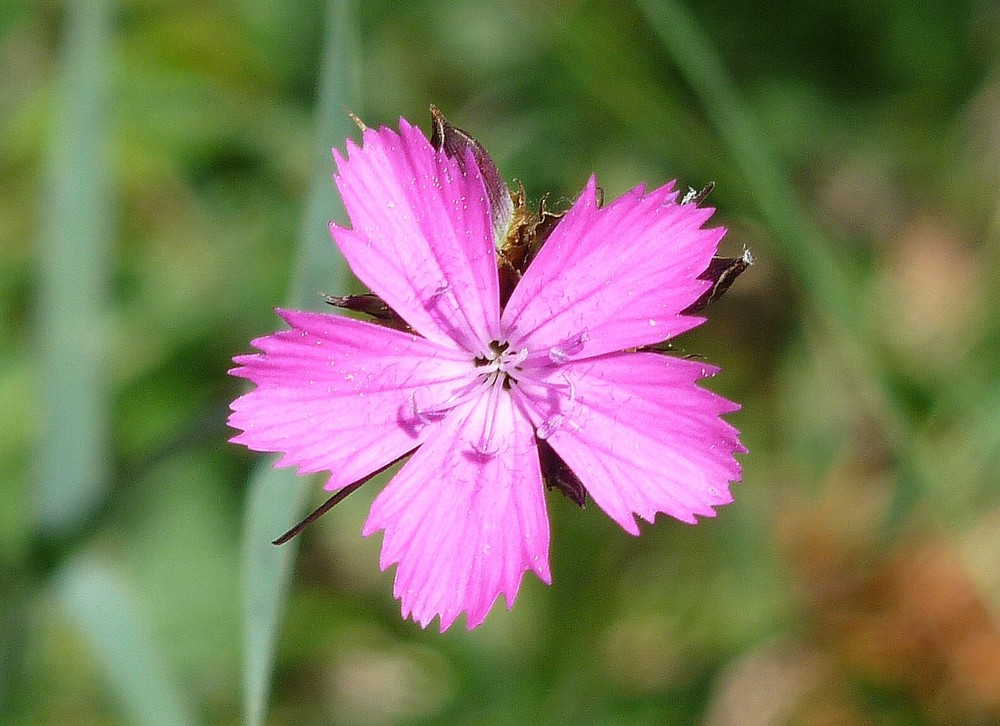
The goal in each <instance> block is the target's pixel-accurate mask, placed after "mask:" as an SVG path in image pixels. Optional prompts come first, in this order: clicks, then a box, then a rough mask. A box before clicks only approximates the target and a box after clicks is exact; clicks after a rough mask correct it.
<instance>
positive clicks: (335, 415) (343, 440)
mask: <svg viewBox="0 0 1000 726" xmlns="http://www.w3.org/2000/svg"><path fill="white" fill-rule="evenodd" d="M279 314H280V315H281V316H282V317H283V318H284V319H285V320H286V321H287V322H288V324H289V325H291V326H292V330H285V331H282V332H279V333H275V334H273V335H269V336H267V337H264V338H258V339H257V340H255V341H254V346H255V347H257V348H259V349H260V350H261V351H263V352H262V353H259V354H254V355H244V356H239V357H238V358H236V359H235V360H236V362H237V363H238V364H239V365H238V367H237V368H234V369H233V370H232V371H231V373H232V374H233V375H236V376H240V377H242V378H247V379H249V380H251V381H253V382H254V383H255V384H256V388H255V389H254V390H252V391H250V392H249V393H247V394H245V395H243V396H241V397H240V398H238V399H236V400H235V401H234V402H233V404H232V410H233V412H232V414H231V415H230V417H229V425H230V426H232V427H233V428H236V429H240V430H242V431H243V433H241V434H238V435H236V436H234V437H233V439H232V440H233V441H234V442H236V443H240V444H244V445H245V446H247V447H248V448H251V449H253V450H255V451H275V452H282V453H284V456H283V457H282V458H281V460H280V461H279V462H278V464H277V465H278V466H297V467H298V468H299V471H300V473H310V472H315V471H323V470H326V471H330V472H331V475H330V480H329V483H328V488H329V489H339V488H340V487H342V486H345V485H346V484H350V483H351V482H353V481H357V480H358V479H360V478H363V477H365V476H367V475H369V474H371V473H372V472H373V471H377V470H378V469H380V468H382V467H383V466H385V465H386V464H387V463H389V462H390V461H393V460H394V459H397V458H399V457H400V456H402V455H403V454H405V453H406V452H408V451H410V450H412V449H413V448H414V447H415V446H417V445H418V444H419V443H420V442H421V441H422V440H423V438H424V437H425V435H426V430H425V427H417V426H414V425H413V424H412V421H411V418H412V417H411V416H410V412H411V409H412V397H413V396H414V392H419V393H420V394H421V395H423V396H425V397H427V398H430V397H435V396H436V397H437V398H441V399H444V398H447V396H448V395H450V393H451V392H452V391H453V390H454V389H455V388H456V387H457V386H459V385H462V383H463V382H465V381H467V380H469V379H470V378H471V377H472V375H473V368H472V365H471V363H470V361H469V357H468V355H466V354H460V353H456V352H455V351H453V350H451V349H448V348H442V347H441V346H439V345H437V344H435V343H432V342H430V341H428V340H425V339H423V338H419V337H417V336H415V335H410V334H407V333H401V332H399V331H396V330H391V329H389V328H384V327H380V326H377V325H372V324H370V323H365V322H361V321H357V320H351V319H350V318H345V317H340V316H336V315H325V314H321V313H307V312H294V311H287V310H283V311H279Z"/></svg>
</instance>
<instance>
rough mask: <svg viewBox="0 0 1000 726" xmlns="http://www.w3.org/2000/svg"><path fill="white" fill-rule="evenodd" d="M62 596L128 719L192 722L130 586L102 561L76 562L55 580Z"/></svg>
mask: <svg viewBox="0 0 1000 726" xmlns="http://www.w3.org/2000/svg"><path fill="white" fill-rule="evenodd" d="M54 587H55V593H56V599H57V601H58V602H59V604H60V606H61V608H62V610H63V612H64V613H65V614H66V615H67V616H68V617H69V618H70V619H71V620H72V621H73V622H74V623H75V624H76V626H77V628H78V630H79V632H80V635H81V636H82V638H83V640H84V641H85V642H86V643H87V645H88V647H89V649H90V652H91V653H92V654H93V657H94V660H95V661H96V662H97V663H98V665H99V666H100V669H101V671H102V673H103V674H104V678H105V680H106V682H107V683H108V686H109V688H110V690H111V692H112V693H113V694H114V696H115V698H116V699H117V700H118V702H119V703H121V705H122V708H123V710H124V712H125V714H126V716H127V718H126V719H124V721H125V722H127V723H134V724H143V725H145V726H189V724H194V723H196V720H195V718H194V714H193V713H192V709H191V706H190V704H189V703H188V702H187V700H186V699H185V698H184V697H183V696H182V695H181V692H180V690H179V689H178V688H177V686H176V685H175V684H174V683H173V682H172V681H171V679H170V677H169V675H168V673H167V671H166V669H165V667H164V665H163V662H162V661H161V659H160V658H159V654H160V652H161V649H159V648H157V647H155V644H154V642H153V641H152V639H151V638H150V637H149V634H148V633H146V632H145V631H144V629H143V625H142V618H141V617H140V614H139V613H137V612H136V610H135V609H134V607H133V604H132V602H131V600H130V599H129V597H128V594H127V592H126V589H125V586H124V584H123V583H122V582H121V581H120V580H119V579H118V577H117V576H116V575H115V573H114V572H113V571H112V570H110V569H109V568H108V567H107V566H105V565H104V564H102V563H100V562H96V561H92V560H90V559H88V558H85V557H78V558H76V559H73V560H70V561H69V562H67V563H66V565H65V566H64V567H63V568H62V570H61V571H60V572H59V573H58V574H57V576H56V577H55V579H54Z"/></svg>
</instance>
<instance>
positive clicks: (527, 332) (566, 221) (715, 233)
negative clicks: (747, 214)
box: [503, 177, 725, 358]
mask: <svg viewBox="0 0 1000 726" xmlns="http://www.w3.org/2000/svg"><path fill="white" fill-rule="evenodd" d="M596 185H597V182H596V180H595V179H594V177H591V179H590V181H589V182H588V183H587V187H586V188H585V189H584V191H583V194H581V195H580V198H579V199H578V200H577V201H576V203H575V204H574V205H573V207H572V209H570V211H569V212H568V213H567V214H566V216H565V217H563V219H562V220H561V221H560V222H559V224H558V226H557V227H556V228H555V230H553V232H552V234H551V236H550V237H549V238H548V240H547V241H546V242H545V244H544V246H543V247H542V249H541V251H540V252H539V253H538V256H537V257H536V258H535V259H534V260H533V261H532V263H531V265H530V266H529V267H528V270H527V272H525V274H524V277H523V278H522V279H521V281H520V282H519V283H518V285H517V287H516V288H515V290H514V293H513V295H512V296H511V298H510V301H509V302H508V303H507V306H506V308H505V310H504V313H503V325H504V329H505V330H509V331H512V332H511V333H510V334H509V335H508V338H510V339H512V340H511V343H512V345H513V346H514V347H527V348H529V349H530V350H532V351H535V350H538V349H543V350H548V349H550V348H553V347H558V346H560V345H562V344H564V342H565V341H567V340H574V339H576V340H581V339H582V340H583V341H584V344H583V345H582V346H577V347H578V348H580V349H579V350H578V351H577V352H576V353H575V354H574V355H573V356H572V357H574V358H580V357H591V356H595V355H600V354H602V353H609V352H615V351H619V350H623V349H625V348H631V347H635V346H641V345H649V344H652V343H658V342H662V341H664V340H667V339H669V338H672V337H673V336H675V335H678V334H679V333H682V332H684V331H685V330H689V329H690V328H693V327H695V326H696V325H698V324H699V323H701V322H702V319H701V318H697V317H691V316H686V315H681V311H683V310H684V309H685V308H687V307H688V306H690V305H691V304H692V303H694V302H695V300H697V299H698V297H699V296H700V295H701V294H702V293H703V292H704V291H705V289H706V288H707V287H708V285H709V283H708V282H706V281H704V280H699V279H698V276H699V275H700V274H701V273H702V272H704V271H705V269H706V268H707V267H708V263H709V261H710V260H711V259H712V255H713V254H714V253H715V251H716V249H717V247H718V243H719V240H720V239H721V238H722V236H723V234H725V230H724V229H721V228H715V229H701V225H702V224H703V223H704V222H705V221H706V220H707V219H708V218H709V216H711V214H712V210H711V209H704V208H699V207H697V206H695V205H693V204H684V205H681V204H677V202H676V197H677V194H676V192H674V191H673V184H672V183H671V184H667V185H666V186H663V187H660V188H659V189H657V190H655V191H653V192H651V193H649V194H644V193H643V189H642V187H636V188H635V189H633V190H632V191H630V192H628V193H626V194H624V195H622V196H621V197H619V198H618V199H616V200H615V201H614V202H612V203H611V204H609V205H608V206H606V207H598V206H597V199H596V189H597V186H596Z"/></svg>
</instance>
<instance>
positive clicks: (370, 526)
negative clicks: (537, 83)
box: [229, 111, 745, 631]
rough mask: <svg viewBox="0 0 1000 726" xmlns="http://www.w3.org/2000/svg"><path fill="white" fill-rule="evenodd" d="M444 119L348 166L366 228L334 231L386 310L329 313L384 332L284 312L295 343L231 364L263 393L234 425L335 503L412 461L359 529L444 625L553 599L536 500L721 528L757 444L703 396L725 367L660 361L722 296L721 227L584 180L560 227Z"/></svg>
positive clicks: (361, 302) (355, 205)
mask: <svg viewBox="0 0 1000 726" xmlns="http://www.w3.org/2000/svg"><path fill="white" fill-rule="evenodd" d="M434 120H435V133H434V136H433V137H432V140H431V141H429V140H428V139H427V138H426V137H425V136H424V135H423V134H422V133H421V132H420V130H419V129H418V128H416V127H414V126H412V125H410V124H409V123H408V122H407V121H406V120H404V119H400V131H399V133H397V132H395V131H394V130H392V129H389V128H385V127H383V128H380V129H377V130H376V129H365V130H364V135H363V143H362V145H361V146H360V147H359V146H357V145H355V144H354V143H353V142H352V141H348V142H347V155H346V157H345V156H342V155H341V154H340V153H339V152H337V151H334V157H335V159H336V164H337V173H336V175H335V176H334V179H335V181H336V184H337V187H338V188H339V190H340V193H341V195H342V196H343V199H344V204H345V205H346V208H347V212H348V215H349V216H350V219H351V224H352V228H351V229H346V228H343V227H339V226H337V225H331V231H332V234H333V238H334V240H335V242H336V244H337V246H338V247H339V248H340V250H341V252H343V254H344V256H345V257H346V258H347V261H348V263H349V264H350V266H351V269H352V270H353V271H354V273H355V274H356V275H357V276H358V278H359V279H360V280H361V281H362V282H363V283H364V284H366V285H367V286H368V288H369V289H370V290H372V292H373V293H374V294H375V296H377V297H374V296H357V297H354V298H330V301H331V302H333V303H334V304H338V305H341V306H343V307H352V308H354V309H362V310H364V311H366V312H368V313H370V314H372V315H373V316H374V317H376V318H377V322H376V323H372V322H364V321H359V320H355V319H351V318H347V317H342V316H339V315H328V314H321V313H311V312H296V311H292V310H279V311H278V314H279V315H281V317H282V318H284V320H285V322H287V323H288V325H289V326H291V329H290V330H285V331H282V332H278V333H275V334H273V335H269V336H266V337H263V338H259V339H257V340H255V341H253V345H254V346H255V347H256V348H258V349H260V350H261V351H262V352H261V353H259V354H255V355H244V356H239V357H237V358H236V359H235V361H236V363H237V364H238V367H237V368H235V369H234V370H233V371H232V373H233V374H234V375H236V376H240V377H243V378H247V379H249V380H251V381H253V382H254V383H255V384H256V388H255V389H254V390H252V391H251V392H249V393H247V394H246V395H244V396H242V397H240V398H238V399H237V400H236V401H234V402H233V404H232V409H233V413H232V416H231V417H230V419H229V422H230V425H232V426H233V427H234V428H236V429H239V430H241V431H242V433H240V434H239V435H237V436H235V437H234V438H233V441H235V442H238V443H241V444H244V445H246V446H248V447H249V448H251V449H254V450H257V451H273V452H281V453H282V454H283V457H282V458H281V460H280V461H279V462H278V464H277V465H278V466H296V467H298V469H299V472H300V473H303V474H305V473H311V472H318V471H325V472H329V473H330V476H329V480H328V481H327V484H326V488H327V489H329V490H333V491H336V490H342V491H343V490H345V488H348V489H346V491H353V488H356V487H357V486H358V485H359V484H360V483H362V482H363V481H365V480H366V479H367V478H368V477H370V476H371V475H372V474H373V473H375V472H377V471H379V470H381V469H383V468H385V467H387V466H388V465H389V464H391V463H393V462H395V461H397V460H399V459H401V458H404V457H406V456H407V455H409V460H408V461H407V462H406V463H405V464H404V465H403V467H402V469H401V470H400V471H399V472H398V473H397V474H396V475H395V476H394V477H393V478H392V480H391V481H390V482H389V484H388V485H387V486H386V487H385V489H384V490H383V491H382V492H381V493H380V494H379V495H378V496H377V497H376V498H375V501H374V503H373V504H372V508H371V512H370V514H369V517H368V521H367V523H366V524H365V526H364V530H363V534H364V535H365V536H368V535H370V534H372V533H373V532H376V531H378V530H384V533H385V534H384V538H383V543H382V555H381V561H380V564H381V567H382V569H383V570H384V569H386V568H388V567H389V566H390V565H393V564H396V565H397V569H396V577H395V587H394V593H395V596H396V597H397V598H398V599H400V600H401V601H402V611H403V616H404V617H409V616H412V617H413V619H414V620H416V621H417V622H419V623H420V625H421V626H423V627H426V625H427V624H428V623H429V622H430V621H431V620H432V619H433V618H434V617H435V616H436V615H437V616H440V618H441V620H440V625H441V630H442V631H444V630H445V629H446V628H448V627H449V626H450V625H451V624H452V622H453V621H454V620H455V618H456V617H458V615H459V614H460V613H462V612H465V613H466V619H467V624H468V627H469V628H470V629H471V628H473V627H475V626H477V625H479V624H480V623H481V622H482V621H483V619H484V618H485V617H486V614H487V613H488V612H489V610H490V608H491V607H492V605H493V603H494V602H495V601H496V599H497V596H498V595H500V594H503V596H504V599H505V601H506V605H507V607H508V608H510V607H511V606H512V605H513V602H514V599H515V597H516V595H517V592H518V588H519V587H520V583H521V579H522V576H523V574H524V572H525V571H526V570H529V569H530V570H533V571H534V572H535V574H537V575H538V577H539V578H540V579H541V580H542V581H544V582H545V583H549V582H551V573H550V571H549V563H548V548H549V527H548V516H547V514H546V509H545V496H544V494H545V486H546V484H547V485H548V486H549V487H555V488H558V489H560V490H562V491H563V492H564V493H566V494H567V495H569V496H571V497H572V498H573V499H575V500H577V501H578V502H579V503H581V504H582V502H583V500H584V499H585V497H586V496H588V495H589V497H590V498H592V499H593V500H594V501H595V502H596V503H597V505H598V506H599V507H600V508H601V509H602V510H604V512H606V513H607V515H608V516H610V517H611V518H612V519H613V520H615V521H616V522H617V523H618V524H619V525H621V527H622V528H623V529H625V530H626V531H627V532H629V533H631V534H634V535H637V534H639V528H638V526H637V524H636V519H635V517H636V515H638V516H639V517H641V518H642V519H645V520H647V521H649V522H652V521H653V519H654V518H655V516H656V514H657V513H658V512H663V513H666V514H668V515H670V516H672V517H675V518H677V519H679V520H682V521H684V522H689V523H694V522H695V521H696V518H697V517H698V516H703V517H710V516H713V515H714V514H715V512H714V507H716V506H718V505H721V504H726V503H728V502H730V501H732V497H731V495H730V492H729V483H730V482H733V481H737V480H738V479H739V475H740V468H739V464H738V463H737V462H736V460H735V459H734V456H733V455H734V453H740V452H743V451H745V450H744V449H743V447H742V445H741V444H740V442H739V439H738V432H737V431H736V430H735V429H734V428H733V427H732V426H730V425H729V424H728V423H726V422H725V421H723V420H722V418H721V417H720V416H721V414H725V413H729V412H732V411H735V410H737V408H738V406H737V405H735V404H733V403H731V402H729V401H727V400H725V399H723V398H721V397H719V396H717V395H715V394H714V393H711V392H709V391H706V390H704V389H702V388H700V387H699V386H697V385H696V382H697V381H698V380H699V379H701V378H704V377H707V376H712V375H714V374H715V373H716V372H717V369H716V368H714V367H711V366H708V365H706V364H704V363H701V362H697V361H694V360H686V359H682V358H677V357H673V356H669V355H664V354H662V353H661V352H659V351H658V350H653V349H650V348H649V346H654V345H656V344H659V343H662V342H664V341H666V340H669V339H672V338H673V337H675V336H677V335H679V334H681V333H683V332H685V331H687V330H690V329H691V328H693V327H695V326H696V325H698V324H700V323H701V322H702V319H701V318H699V317H694V316H692V315H690V314H686V313H690V312H691V311H692V310H693V309H695V308H696V307H699V306H701V305H702V304H704V302H705V300H706V296H707V295H708V294H709V288H711V287H712V283H713V282H714V283H715V284H716V285H717V286H718V285H723V286H724V285H725V284H728V283H727V282H720V277H721V273H716V274H713V273H709V274H708V275H706V270H708V269H709V266H710V263H713V255H714V254H715V252H716V248H717V246H718V243H719V240H720V239H721V238H722V236H723V234H724V230H723V229H721V228H710V229H705V228H703V227H702V225H703V224H704V223H705V222H706V221H707V220H708V218H709V217H710V216H711V213H712V210H711V209H705V208H701V207H699V206H698V204H697V203H684V202H682V201H679V200H678V198H677V192H675V191H674V188H673V184H668V185H666V186H663V187H660V188H659V189H656V190H654V191H652V192H649V193H646V192H645V191H644V189H643V188H642V187H637V188H635V189H633V190H632V191H630V192H628V193H626V194H624V195H623V196H621V197H620V198H618V199H616V200H615V201H613V202H611V203H610V204H608V205H606V206H602V204H601V202H600V201H599V197H600V195H599V190H598V187H597V184H596V181H595V179H594V178H591V179H590V181H589V182H588V183H587V185H586V187H585V188H584V190H583V193H582V194H581V195H580V197H579V198H578V199H577V201H576V203H575V204H573V206H572V208H571V209H570V210H569V211H568V212H567V213H566V214H565V216H558V215H553V214H550V213H548V212H545V211H542V212H541V213H540V214H539V215H533V214H531V213H530V212H529V211H528V210H527V208H526V206H525V204H524V195H523V192H516V193H513V194H511V193H510V192H508V190H507V189H506V187H505V186H503V185H502V181H500V177H499V175H498V174H497V172H496V167H495V166H494V165H493V162H492V160H491V159H490V158H489V156H488V155H487V154H486V152H485V150H483V149H482V147H481V145H479V144H478V142H476V141H475V140H474V139H472V138H471V137H470V136H468V135H467V134H465V133H464V132H462V131H460V130H458V129H455V128H454V127H452V126H450V125H448V124H447V122H446V121H444V119H443V118H441V117H440V115H439V114H437V113H436V111H435V116H434ZM432 142H433V143H432ZM501 189H502V191H500V190H501ZM699 201H700V200H699ZM720 259H722V258H715V260H716V262H715V263H713V264H717V263H718V260H720ZM730 262H731V261H730ZM529 263H530V264H529ZM744 266H745V265H744ZM498 270H499V274H498ZM701 277H706V279H701ZM404 321H405V322H404Z"/></svg>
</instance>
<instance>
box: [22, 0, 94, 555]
mask: <svg viewBox="0 0 1000 726" xmlns="http://www.w3.org/2000/svg"><path fill="white" fill-rule="evenodd" d="M66 8H67V15H66V18H65V34H64V44H63V57H62V65H61V71H60V73H61V75H60V77H59V79H58V82H59V85H58V89H57V98H56V101H55V103H56V112H55V117H54V123H53V127H52V133H51V152H50V159H49V164H50V169H49V178H48V190H47V204H46V205H45V212H44V213H43V215H42V217H43V219H44V227H43V230H42V234H41V240H40V244H39V260H40V262H39V270H40V277H41V279H40V283H39V294H38V301H39V310H40V315H39V326H40V332H39V335H40V346H41V350H42V358H43V361H44V363H43V367H42V371H43V374H42V381H41V385H42V390H44V391H45V408H46V419H47V421H46V424H47V429H46V431H45V434H44V436H45V438H44V440H43V442H42V446H41V451H40V458H41V462H40V464H41V466H40V480H39V482H38V488H37V492H36V494H37V504H38V517H39V522H40V525H41V528H42V530H43V532H45V534H47V535H50V536H52V535H62V534H65V533H66V532H68V531H69V530H71V529H73V528H74V527H75V526H77V525H78V524H79V523H80V522H82V521H84V520H85V519H86V518H87V516H88V515H89V514H91V513H92V512H93V510H94V508H95V507H96V506H97V504H98V503H99V502H100V500H101V498H102V496H103V494H104V490H105V487H106V466H107V464H106V461H105V456H106V448H107V446H106V439H107V430H106V424H107V406H108V391H107V381H106V380H105V375H104V373H105V360H106V357H107V339H106V336H105V335H104V330H103V328H102V324H103V322H104V309H105V304H106V303H105V297H106V277H107V259H108V253H109V248H110V242H111V224H110V216H111V211H110V210H111V206H112V193H111V186H110V180H109V173H108V169H109V160H110V154H109V153H108V143H109V138H108V137H109V125H108V113H107V109H108V95H109V94H108V55H109V44H110V37H111V17H110V16H111V13H110V3H109V2H108V0H98V1H95V2H90V3H67V5H66Z"/></svg>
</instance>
